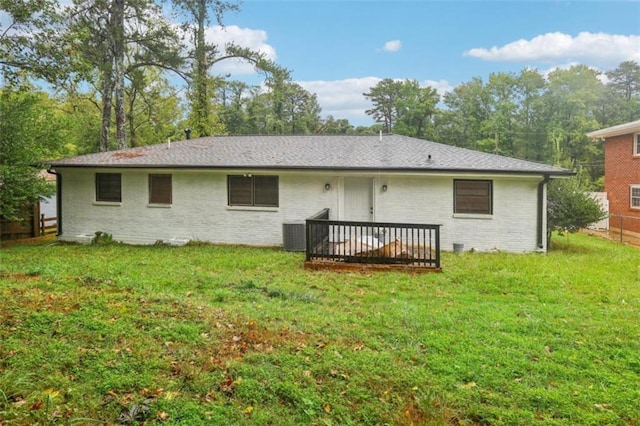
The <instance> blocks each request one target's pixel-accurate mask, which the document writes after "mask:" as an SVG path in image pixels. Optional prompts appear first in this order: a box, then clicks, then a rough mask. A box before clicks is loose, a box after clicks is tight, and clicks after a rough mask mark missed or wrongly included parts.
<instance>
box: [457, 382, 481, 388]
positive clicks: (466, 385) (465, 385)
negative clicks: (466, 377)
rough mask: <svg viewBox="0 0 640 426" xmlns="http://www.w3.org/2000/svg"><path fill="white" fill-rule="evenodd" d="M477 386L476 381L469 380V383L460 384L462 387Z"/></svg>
mask: <svg viewBox="0 0 640 426" xmlns="http://www.w3.org/2000/svg"><path fill="white" fill-rule="evenodd" d="M476 386H477V385H476V382H469V383H465V384H464V385H460V387H461V388H462V389H471V388H475V387H476Z"/></svg>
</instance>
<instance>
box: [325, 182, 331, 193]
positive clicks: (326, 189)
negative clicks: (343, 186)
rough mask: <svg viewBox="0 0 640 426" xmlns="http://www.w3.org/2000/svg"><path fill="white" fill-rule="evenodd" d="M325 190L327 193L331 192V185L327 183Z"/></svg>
mask: <svg viewBox="0 0 640 426" xmlns="http://www.w3.org/2000/svg"><path fill="white" fill-rule="evenodd" d="M324 189H325V191H328V190H330V189H331V184H330V183H325V184H324Z"/></svg>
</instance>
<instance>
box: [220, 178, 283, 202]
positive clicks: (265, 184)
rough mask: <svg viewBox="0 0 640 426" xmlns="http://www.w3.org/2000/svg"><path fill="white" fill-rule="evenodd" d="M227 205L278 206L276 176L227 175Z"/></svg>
mask: <svg viewBox="0 0 640 426" xmlns="http://www.w3.org/2000/svg"><path fill="white" fill-rule="evenodd" d="M228 189H229V205H230V206H255V207H278V176H251V175H249V176H242V175H230V176H228Z"/></svg>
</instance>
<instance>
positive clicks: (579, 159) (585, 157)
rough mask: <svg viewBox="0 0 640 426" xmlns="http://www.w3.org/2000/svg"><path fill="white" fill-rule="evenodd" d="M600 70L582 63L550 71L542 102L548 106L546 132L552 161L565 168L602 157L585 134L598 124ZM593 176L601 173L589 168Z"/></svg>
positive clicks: (600, 88) (590, 163) (589, 164)
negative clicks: (547, 132) (551, 152)
mask: <svg viewBox="0 0 640 426" xmlns="http://www.w3.org/2000/svg"><path fill="white" fill-rule="evenodd" d="M598 76H599V72H598V71H595V70H593V69H591V68H589V67H587V66H585V65H576V66H573V67H571V68H569V69H568V70H563V69H557V70H555V71H553V72H551V73H550V74H549V83H548V88H547V92H546V93H545V102H546V105H547V108H549V128H548V130H549V132H550V135H549V136H550V139H551V142H552V143H553V145H552V146H553V151H554V156H553V158H554V163H555V164H556V165H561V166H564V167H568V168H577V167H579V166H580V165H587V166H591V165H595V164H597V160H600V159H601V158H602V152H601V151H600V149H599V147H598V145H597V144H594V143H591V141H590V140H589V138H588V137H587V136H586V133H587V132H588V131H590V130H593V129H595V128H597V127H598V122H597V120H596V108H597V104H598V100H599V99H600V98H601V97H602V95H603V94H604V86H603V84H602V83H601V82H600V80H599V79H598ZM590 172H591V173H592V176H594V177H596V176H597V175H599V174H600V173H601V171H600V170H599V169H598V168H595V167H593V168H591V167H590Z"/></svg>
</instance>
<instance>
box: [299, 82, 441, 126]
mask: <svg viewBox="0 0 640 426" xmlns="http://www.w3.org/2000/svg"><path fill="white" fill-rule="evenodd" d="M381 80H382V79H381V78H379V77H361V78H348V79H344V80H333V81H324V80H316V81H297V83H298V84H299V85H300V86H302V87H303V88H304V89H305V90H307V91H309V92H310V93H315V94H316V95H317V97H318V103H319V104H320V107H322V113H321V114H322V116H323V117H326V116H328V115H332V116H333V117H334V118H346V119H348V120H349V121H350V122H351V124H353V125H356V126H358V125H367V126H368V125H371V124H372V119H371V117H369V116H368V115H366V114H365V111H366V110H367V109H369V108H371V107H372V105H371V102H370V101H369V100H368V99H367V98H365V97H364V95H363V93H366V92H368V91H369V90H370V89H371V88H372V87H374V86H375V85H376V84H378V83H379V82H380V81H381ZM420 86H421V87H427V86H431V87H433V88H434V89H436V90H437V91H438V93H440V95H443V94H444V93H445V92H447V91H450V90H452V89H453V87H452V86H451V85H450V84H449V82H447V81H446V80H440V81H433V80H423V81H421V82H420Z"/></svg>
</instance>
